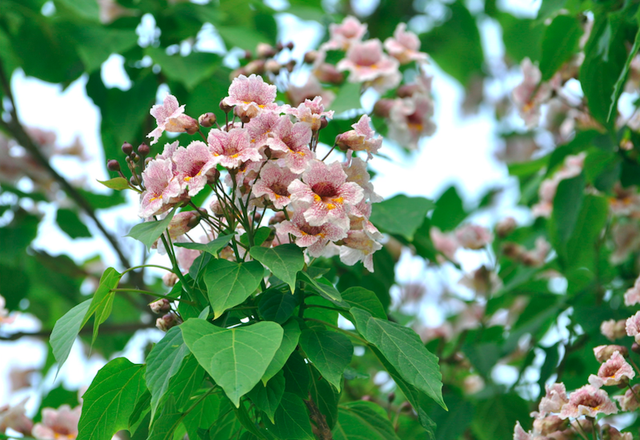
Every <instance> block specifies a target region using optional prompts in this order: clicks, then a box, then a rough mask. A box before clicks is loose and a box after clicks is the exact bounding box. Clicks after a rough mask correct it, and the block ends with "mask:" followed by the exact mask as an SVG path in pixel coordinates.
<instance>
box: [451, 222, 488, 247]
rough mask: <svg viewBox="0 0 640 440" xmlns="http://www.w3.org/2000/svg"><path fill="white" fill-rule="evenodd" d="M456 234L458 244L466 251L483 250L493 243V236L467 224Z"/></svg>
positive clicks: (484, 229) (485, 230)
mask: <svg viewBox="0 0 640 440" xmlns="http://www.w3.org/2000/svg"><path fill="white" fill-rule="evenodd" d="M455 234H456V240H457V242H458V244H459V245H460V246H462V247H463V248H466V249H472V250H478V249H482V248H483V247H485V246H486V245H488V244H490V243H491V242H492V241H493V234H492V233H491V232H489V230H488V229H487V228H484V227H482V226H478V225H472V224H466V225H464V226H461V227H460V228H458V229H457V230H456V232H455Z"/></svg>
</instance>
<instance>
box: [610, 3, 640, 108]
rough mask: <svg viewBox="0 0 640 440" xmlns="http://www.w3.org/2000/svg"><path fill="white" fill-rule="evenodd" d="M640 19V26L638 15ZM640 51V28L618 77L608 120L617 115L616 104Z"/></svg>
mask: <svg viewBox="0 0 640 440" xmlns="http://www.w3.org/2000/svg"><path fill="white" fill-rule="evenodd" d="M636 16H637V17H638V22H639V24H640V15H638V14H636ZM639 49H640V28H638V32H637V33H636V39H635V41H634V42H633V47H631V50H630V51H629V55H628V56H627V61H626V63H625V64H624V68H623V69H622V72H620V75H618V80H617V81H616V83H615V86H614V88H613V95H612V96H611V98H612V99H611V105H610V106H609V113H608V114H607V120H611V117H612V116H613V115H614V114H615V113H616V104H617V102H618V99H620V95H621V94H622V92H623V90H624V86H625V84H626V83H627V79H628V78H629V72H630V69H631V61H633V59H634V58H635V56H636V54H637V53H638V50H639Z"/></svg>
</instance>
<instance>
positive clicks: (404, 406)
mask: <svg viewBox="0 0 640 440" xmlns="http://www.w3.org/2000/svg"><path fill="white" fill-rule="evenodd" d="M400 411H407V412H408V411H411V404H410V403H409V402H407V401H406V400H405V401H404V402H402V405H400Z"/></svg>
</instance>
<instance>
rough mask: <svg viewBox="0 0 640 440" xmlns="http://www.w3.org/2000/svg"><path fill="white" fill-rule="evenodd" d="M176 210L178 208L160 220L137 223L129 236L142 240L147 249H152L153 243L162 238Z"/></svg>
mask: <svg viewBox="0 0 640 440" xmlns="http://www.w3.org/2000/svg"><path fill="white" fill-rule="evenodd" d="M176 211H177V209H172V210H171V212H169V214H167V216H166V217H165V218H163V219H162V220H160V221H156V220H150V221H148V222H144V223H140V224H137V225H135V226H134V227H133V228H131V231H129V233H128V234H127V237H132V238H135V239H136V240H138V241H141V242H142V243H143V244H144V245H145V246H146V247H147V249H150V248H151V246H152V245H153V243H154V242H155V241H156V240H157V239H159V238H160V236H161V235H162V234H163V233H164V231H166V230H167V228H168V227H169V223H171V219H173V216H174V215H175V213H176Z"/></svg>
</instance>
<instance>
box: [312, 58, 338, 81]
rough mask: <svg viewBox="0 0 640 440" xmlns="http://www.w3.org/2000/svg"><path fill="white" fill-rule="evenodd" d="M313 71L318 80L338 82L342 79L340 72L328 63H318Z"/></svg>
mask: <svg viewBox="0 0 640 440" xmlns="http://www.w3.org/2000/svg"><path fill="white" fill-rule="evenodd" d="M313 73H314V75H315V76H316V77H317V78H318V80H319V81H320V82H326V83H330V84H340V83H341V82H342V81H344V75H343V74H342V72H340V71H338V69H336V68H335V66H333V65H331V64H328V63H322V64H320V65H319V66H318V68H317V69H316V70H314V72H313Z"/></svg>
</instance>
